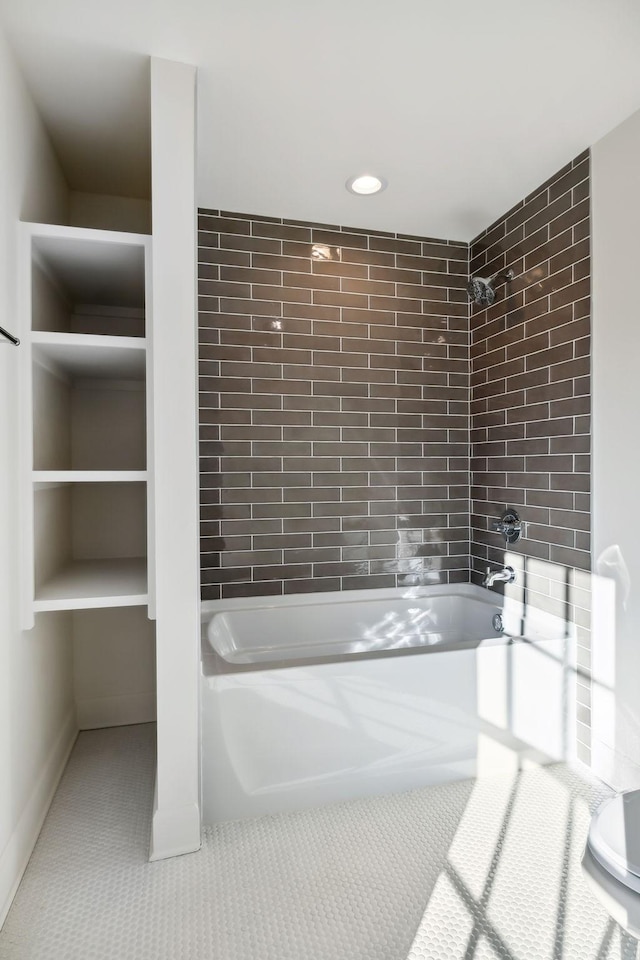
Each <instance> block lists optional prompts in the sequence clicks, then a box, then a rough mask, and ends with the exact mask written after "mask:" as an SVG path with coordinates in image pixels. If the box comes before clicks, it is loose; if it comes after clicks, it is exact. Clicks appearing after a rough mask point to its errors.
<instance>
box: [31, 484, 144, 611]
mask: <svg viewBox="0 0 640 960" xmlns="http://www.w3.org/2000/svg"><path fill="white" fill-rule="evenodd" d="M145 501H146V490H145V484H144V483H140V482H124V483H123V482H120V481H119V480H117V481H115V482H103V481H98V482H79V483H76V482H67V481H57V480H46V481H41V482H38V481H37V482H36V483H35V485H34V544H35V571H34V572H35V601H34V607H35V610H36V611H43V610H75V609H85V608H87V607H106V606H112V607H115V606H131V605H139V604H146V603H147V576H146V543H147V532H146V502H145Z"/></svg>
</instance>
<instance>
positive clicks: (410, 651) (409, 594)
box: [201, 583, 575, 677]
mask: <svg viewBox="0 0 640 960" xmlns="http://www.w3.org/2000/svg"><path fill="white" fill-rule="evenodd" d="M433 596H453V597H456V596H459V597H460V598H463V599H470V600H476V601H479V602H481V603H484V604H486V606H487V607H488V608H490V609H491V608H494V609H495V611H496V612H501V611H503V610H504V608H505V606H506V605H507V604H508V605H509V606H510V607H512V608H515V609H516V610H523V609H524V606H525V605H524V604H522V603H521V602H520V601H518V600H515V599H513V598H507V597H504V596H503V595H502V593H494V592H493V591H490V590H488V589H487V588H484V587H480V586H477V585H476V584H473V583H456V584H433V585H422V586H412V587H383V588H376V589H373V590H332V591H322V592H318V593H299V594H285V595H282V594H280V595H275V596H264V597H233V598H230V599H225V600H204V601H202V604H201V651H202V658H201V668H202V674H203V676H205V677H211V676H218V675H224V674H233V673H250V672H254V673H255V672H260V673H262V672H265V671H268V670H285V669H293V668H298V669H302V668H305V667H311V666H322V665H323V664H331V663H352V662H354V661H358V660H379V659H388V658H390V657H406V656H420V655H423V654H436V653H450V652H455V651H456V650H470V649H478V648H480V647H481V646H489V645H491V646H497V645H502V646H506V645H511V644H516V643H536V644H538V643H544V642H545V640H549V641H555V640H558V639H560V638H559V637H558V636H549V637H536V638H535V639H528V638H527V637H526V636H512V635H510V634H506V633H501V634H494V635H491V636H487V637H485V638H483V639H482V640H477V639H474V640H467V641H465V640H456V641H451V642H446V643H441V644H438V645H437V646H416V647H402V648H393V649H390V650H376V651H367V652H364V653H363V652H358V653H343V654H335V653H334V654H328V655H327V656H323V657H320V656H314V657H296V658H294V659H291V658H289V659H281V660H277V659H274V660H269V661H258V662H255V663H234V662H232V661H228V660H225V659H224V657H222V656H221V655H220V654H219V653H218V652H217V651H216V650H215V649H214V647H213V646H212V644H211V642H210V640H209V636H208V627H209V623H210V621H211V620H212V619H213V617H214V616H215V615H216V614H221V613H225V612H227V611H229V612H232V611H234V610H247V609H249V610H260V609H265V610H266V609H269V608H274V607H277V608H282V607H284V608H296V607H305V606H313V605H317V604H335V603H345V604H347V603H361V602H362V601H363V600H369V601H374V600H380V601H384V600H392V599H402V600H411V599H416V598H419V597H433ZM530 609H531V610H534V611H537V612H538V613H539V614H540V615H542V616H544V617H552V618H553V619H554V620H557V621H558V623H559V624H563V626H564V637H563V638H562V639H565V638H566V639H567V640H570V639H571V638H572V637H573V635H574V633H575V625H574V624H572V623H571V622H570V621H568V620H563V619H562V618H560V617H557V616H555V615H554V614H549V613H548V612H547V611H545V610H542V609H540V608H537V607H531V608H530Z"/></svg>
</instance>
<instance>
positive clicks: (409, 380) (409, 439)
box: [199, 153, 590, 670]
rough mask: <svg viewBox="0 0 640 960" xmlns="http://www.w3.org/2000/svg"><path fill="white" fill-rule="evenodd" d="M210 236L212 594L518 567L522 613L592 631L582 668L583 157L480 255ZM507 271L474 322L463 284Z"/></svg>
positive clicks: (229, 219)
mask: <svg viewBox="0 0 640 960" xmlns="http://www.w3.org/2000/svg"><path fill="white" fill-rule="evenodd" d="M199 228H200V234H199V261H200V263H199V284H200V289H199V293H200V300H199V307H200V373H201V381H200V389H201V399H200V422H201V455H202V465H201V503H202V507H201V512H202V584H203V587H202V591H203V597H204V598H205V599H209V598H218V597H220V596H222V597H237V596H252V595H275V594H281V593H296V592H313V591H319V590H339V589H355V588H361V587H382V586H385V587H386V586H395V585H407V584H421V583H438V582H459V581H466V580H468V579H469V577H470V576H471V579H473V580H474V581H475V582H479V581H480V579H481V577H482V576H483V573H484V568H485V567H486V566H487V564H488V563H490V564H492V565H493V564H502V563H504V562H505V561H507V562H513V563H514V565H515V566H516V568H517V569H518V574H519V576H518V584H517V590H518V595H519V596H520V597H522V599H525V600H527V601H528V602H532V603H534V605H537V606H538V605H539V606H544V607H547V608H548V609H552V610H553V611H554V612H557V613H561V614H564V613H567V612H568V613H569V615H570V616H571V617H572V618H573V619H575V621H576V622H577V623H578V625H579V627H580V631H581V632H580V634H579V638H580V641H581V650H580V656H581V658H582V661H581V665H582V666H583V667H584V668H585V670H588V667H589V662H588V658H589V649H588V648H589V642H588V612H587V610H588V605H589V604H588V570H589V568H590V544H589V531H590V523H589V494H590V472H589V471H590V386H589V373H590V299H589V297H590V259H589V233H590V229H589V157H588V153H585V154H582V155H581V156H579V157H577V158H576V160H574V161H573V162H572V163H570V164H568V165H567V166H566V167H564V168H563V169H562V170H560V171H559V172H558V173H557V174H556V175H555V176H554V177H552V178H551V179H550V180H549V181H548V182H547V183H545V184H544V185H543V186H541V187H540V188H538V189H537V190H535V191H534V192H533V193H532V194H531V195H530V196H529V197H527V198H526V199H525V200H524V201H522V202H521V203H519V204H518V205H517V206H516V207H514V208H513V209H512V210H510V211H509V212H508V213H507V214H505V215H504V216H503V217H501V218H500V220H499V221H497V222H496V223H495V224H493V225H492V226H491V227H489V228H488V229H487V230H486V231H485V232H484V233H483V234H481V235H480V236H479V237H478V238H477V239H476V240H475V241H473V243H472V244H471V248H470V250H469V247H467V245H465V244H460V243H451V242H447V241H443V240H432V239H425V238H416V237H406V236H400V235H392V234H385V233H376V232H373V231H366V230H357V229H348V228H340V227H329V226H326V225H318V224H310V223H300V222H294V221H287V220H280V219H274V218H267V217H251V216H245V215H243V214H233V213H225V212H223V213H219V212H218V211H212V210H202V211H200V218H199ZM469 254H470V256H471V260H470V262H469V259H468V258H469ZM502 268H505V269H506V268H511V269H512V270H513V271H514V273H515V278H514V280H513V281H511V282H509V283H508V284H501V285H500V286H498V288H497V294H498V295H497V300H496V303H495V304H494V305H493V306H492V307H490V308H488V309H481V308H479V307H475V306H474V307H472V308H471V309H470V308H469V305H468V298H467V294H466V283H467V279H468V276H469V274H470V273H472V274H473V275H480V276H488V275H491V274H492V273H495V272H496V271H497V270H499V269H502ZM469 327H470V329H469ZM469 338H470V341H471V355H470V356H469ZM469 401H471V411H470V412H471V417H470V418H469ZM469 427H471V441H472V447H471V453H472V457H473V459H472V461H471V474H470V473H469V460H468V457H469V452H470V448H469ZM469 484H471V487H470V488H469ZM506 506H510V507H515V508H516V509H517V510H518V512H519V513H520V515H521V517H522V520H523V521H524V523H525V537H524V538H523V540H522V541H521V542H520V543H519V544H517V545H516V547H515V548H514V549H513V550H510V552H509V554H507V553H506V552H505V549H504V542H503V540H502V538H501V537H500V536H499V535H498V534H497V533H495V532H493V531H492V530H491V529H490V525H491V521H492V520H493V519H494V518H498V517H499V516H500V513H501V512H502V510H503V509H504V508H505V507H506ZM470 526H471V535H470V532H469V527H470ZM470 539H471V546H470V544H469V540H470ZM470 554H471V556H470Z"/></svg>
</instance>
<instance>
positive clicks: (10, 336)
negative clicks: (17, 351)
mask: <svg viewBox="0 0 640 960" xmlns="http://www.w3.org/2000/svg"><path fill="white" fill-rule="evenodd" d="M0 333H1V334H2V336H3V337H6V338H7V340H8V341H9V343H12V344H13V345H14V347H17V346H19V344H20V341H19V340H18V338H17V337H14V335H13V334H12V333H9V331H8V330H5V329H4V327H0Z"/></svg>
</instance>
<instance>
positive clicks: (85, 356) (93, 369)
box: [31, 330, 146, 380]
mask: <svg viewBox="0 0 640 960" xmlns="http://www.w3.org/2000/svg"><path fill="white" fill-rule="evenodd" d="M31 342H32V345H33V355H34V359H35V360H37V361H38V362H40V363H42V364H44V365H45V366H48V367H50V368H52V369H53V370H54V371H55V372H58V373H61V374H62V375H63V376H66V377H68V378H69V379H83V380H113V379H117V380H143V379H144V376H145V368H146V340H145V339H144V338H143V337H109V336H101V335H100V334H91V333H52V332H49V331H40V330H34V332H33V333H32V334H31Z"/></svg>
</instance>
